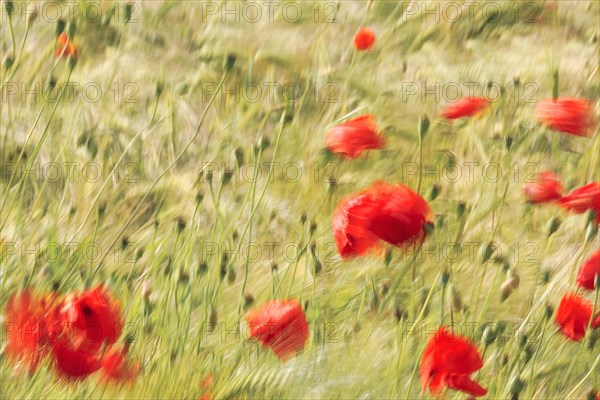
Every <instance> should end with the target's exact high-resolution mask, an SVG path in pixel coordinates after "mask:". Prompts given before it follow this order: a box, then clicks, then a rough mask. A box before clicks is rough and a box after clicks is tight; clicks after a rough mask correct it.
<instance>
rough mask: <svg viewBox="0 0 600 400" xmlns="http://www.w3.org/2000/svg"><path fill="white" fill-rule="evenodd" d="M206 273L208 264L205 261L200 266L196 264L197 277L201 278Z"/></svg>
mask: <svg viewBox="0 0 600 400" xmlns="http://www.w3.org/2000/svg"><path fill="white" fill-rule="evenodd" d="M206 271H208V264H207V263H206V261H201V262H200V264H198V275H199V276H202V275H204V274H206Z"/></svg>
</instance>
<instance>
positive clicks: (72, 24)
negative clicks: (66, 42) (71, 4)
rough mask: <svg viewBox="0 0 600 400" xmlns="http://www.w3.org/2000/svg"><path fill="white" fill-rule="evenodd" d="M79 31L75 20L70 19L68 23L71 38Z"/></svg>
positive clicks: (68, 34)
mask: <svg viewBox="0 0 600 400" xmlns="http://www.w3.org/2000/svg"><path fill="white" fill-rule="evenodd" d="M75 33H77V25H75V21H69V23H68V24H67V36H68V37H69V39H72V38H73V37H74V36H75Z"/></svg>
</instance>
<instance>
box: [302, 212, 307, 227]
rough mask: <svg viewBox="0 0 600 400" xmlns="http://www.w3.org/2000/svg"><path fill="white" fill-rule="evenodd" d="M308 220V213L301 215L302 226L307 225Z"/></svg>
mask: <svg viewBox="0 0 600 400" xmlns="http://www.w3.org/2000/svg"><path fill="white" fill-rule="evenodd" d="M307 218H308V216H307V215H306V212H303V213H302V214H300V224H302V225H304V224H305V223H306V220H307Z"/></svg>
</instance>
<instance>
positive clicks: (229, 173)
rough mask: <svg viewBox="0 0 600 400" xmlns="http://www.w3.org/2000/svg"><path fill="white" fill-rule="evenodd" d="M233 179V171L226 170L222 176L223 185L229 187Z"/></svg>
mask: <svg viewBox="0 0 600 400" xmlns="http://www.w3.org/2000/svg"><path fill="white" fill-rule="evenodd" d="M232 177H233V171H232V170H230V169H226V170H225V171H224V172H223V175H221V182H222V183H223V185H228V184H229V182H230V181H231V178H232Z"/></svg>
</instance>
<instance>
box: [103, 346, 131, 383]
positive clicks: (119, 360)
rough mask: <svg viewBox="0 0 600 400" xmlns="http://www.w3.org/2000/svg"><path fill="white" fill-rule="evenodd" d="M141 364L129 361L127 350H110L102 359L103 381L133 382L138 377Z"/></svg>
mask: <svg viewBox="0 0 600 400" xmlns="http://www.w3.org/2000/svg"><path fill="white" fill-rule="evenodd" d="M138 372H139V364H138V363H137V362H134V363H130V362H129V361H127V349H125V348H123V349H110V350H108V351H107V352H106V354H104V356H103V357H102V378H101V379H102V380H104V381H112V382H131V381H132V380H133V379H135V377H136V376H137V375H138Z"/></svg>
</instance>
